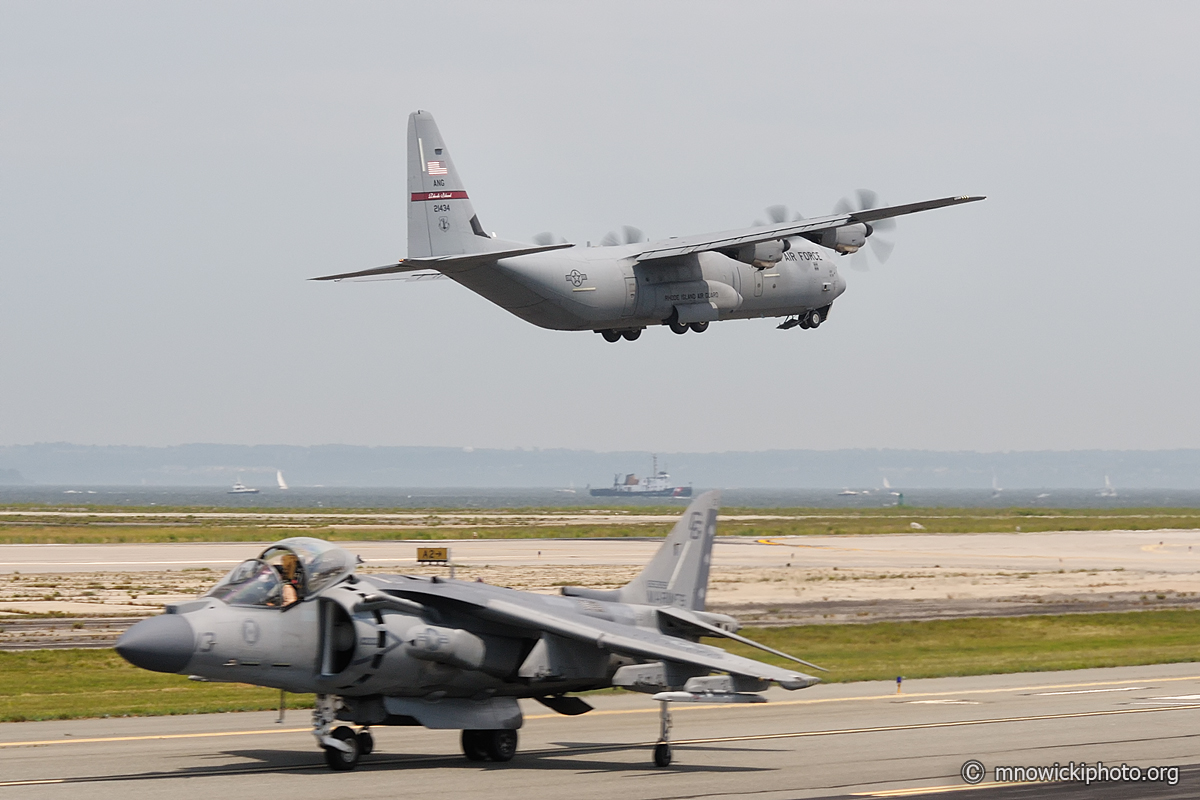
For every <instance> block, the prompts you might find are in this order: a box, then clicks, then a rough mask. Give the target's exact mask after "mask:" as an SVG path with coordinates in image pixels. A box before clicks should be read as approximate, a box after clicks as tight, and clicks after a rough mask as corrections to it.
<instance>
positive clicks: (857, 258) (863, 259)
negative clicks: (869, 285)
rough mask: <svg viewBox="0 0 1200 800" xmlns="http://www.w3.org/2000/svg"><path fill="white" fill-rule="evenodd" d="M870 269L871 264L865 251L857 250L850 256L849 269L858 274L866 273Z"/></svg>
mask: <svg viewBox="0 0 1200 800" xmlns="http://www.w3.org/2000/svg"><path fill="white" fill-rule="evenodd" d="M870 268H871V264H870V261H869V260H868V256H867V251H866V250H859V251H858V252H857V253H855V254H854V255H852V256H850V269H854V270H858V271H859V272H866V271H868V270H869V269H870Z"/></svg>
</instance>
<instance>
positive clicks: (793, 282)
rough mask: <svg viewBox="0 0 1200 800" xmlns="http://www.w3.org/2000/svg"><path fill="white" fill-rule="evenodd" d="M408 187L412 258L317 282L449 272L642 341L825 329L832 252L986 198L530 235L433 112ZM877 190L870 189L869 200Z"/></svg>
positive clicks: (547, 323)
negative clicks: (475, 182)
mask: <svg viewBox="0 0 1200 800" xmlns="http://www.w3.org/2000/svg"><path fill="white" fill-rule="evenodd" d="M408 192H409V196H408V257H407V258H405V259H402V260H401V261H400V262H399V263H396V264H389V265H388V266H384V267H376V268H374V269H366V270H360V271H358V272H346V273H342V274H339V275H325V276H322V277H320V278H314V279H313V280H319V281H328V280H345V279H354V278H376V279H378V278H379V277H380V276H385V275H392V274H396V273H410V275H409V278H410V279H419V278H426V277H427V278H437V277H446V278H450V279H451V280H453V281H455V282H457V283H460V284H462V285H463V286H465V287H467V288H468V289H470V290H471V291H473V292H475V293H477V294H479V295H482V296H483V297H485V298H487V299H488V300H490V301H492V302H493V303H495V304H496V305H498V306H500V307H502V308H504V309H507V310H508V311H511V312H512V313H513V314H516V315H517V316H518V317H520V318H521V319H523V320H525V321H526V322H532V323H533V324H534V325H538V326H540V327H542V328H551V329H554V330H564V331H583V330H590V331H595V332H596V333H599V334H602V335H603V336H604V338H605V339H606V340H608V341H610V342H615V341H618V340H619V339H621V338H622V337H624V338H625V339H629V340H633V339H636V338H638V337H639V336H641V333H642V331H643V330H644V329H645V328H647V327H649V326H651V325H667V326H669V327H670V328H671V330H672V331H674V332H675V333H687V332H688V331H689V330H691V331H695V332H697V333H700V332H703V331H704V330H706V329H707V328H708V325H709V323H710V322H715V321H718V320H727V319H751V318H758V317H786V318H787V319H785V320H784V322H783V323H782V324H780V325H779V327H780V328H782V329H785V330H786V329H788V328H794V327H800V328H816V327H817V326H819V325H820V324H821V323H822V322H824V321H825V319H826V318H827V317H828V316H829V310H830V307H831V306H832V305H833V301H834V300H835V299H836V298H837V297H839V296H840V295H841V294H842V292H844V291H845V290H846V281H845V279H844V278H843V277H842V276H841V275H839V274H838V271H837V267H836V266H835V264H834V259H833V257H832V255H833V254H834V253H839V254H842V255H846V254H850V253H855V252H857V251H858V250H859V249H860V248H861V247H863V246H864V245H865V244H866V243H867V240H868V238H869V237H870V236H871V235H872V234H873V233H874V227H873V226H872V223H875V224H876V225H879V226H880V227H882V226H883V225H884V224H887V223H886V222H884V221H888V222H890V221H891V219H892V218H893V217H898V216H901V215H904V214H912V213H915V212H917V211H927V210H929V209H934V208H942V207H944V206H952V205H957V204H959V203H969V202H972V201H974V200H982V199H984V198H982V197H947V198H942V199H940V200H927V201H925V202H921V203H910V204H907V205H900V206H891V207H888V208H862V209H859V210H853V209H851V208H850V206H849V205H848V204H846V205H845V206H843V207H841V208H839V209H838V210H837V211H835V213H834V214H833V215H831V216H825V217H817V218H814V219H807V220H806V219H800V218H796V219H794V220H792V221H780V222H778V223H777V224H772V225H755V226H754V227H750V228H742V229H740V230H731V231H723V232H720V233H708V234H700V235H697V236H684V237H681V238H670V239H662V240H659V241H653V242H627V243H625V244H610V245H608V246H601V247H576V246H575V245H573V244H569V243H567V242H565V241H564V242H559V243H557V244H552V243H548V242H545V243H542V244H538V245H530V244H522V243H520V242H510V241H504V240H501V239H496V238H493V237H492V236H489V235H488V233H487V232H486V231H485V230H484V228H483V225H482V224H480V222H479V217H478V216H476V214H475V211H474V209H473V208H472V206H471V200H470V198H469V197H468V196H467V191H466V189H465V188H464V185H463V182H462V180H461V178H459V175H458V170H457V169H455V167H454V161H453V160H452V159H451V158H450V151H449V149H448V148H447V147H446V143H445V142H444V141H443V140H442V136H441V134H440V133H439V132H438V128H437V124H436V123H435V122H434V121H433V116H432V115H431V114H430V113H429V112H427V111H415V112H413V113H412V114H410V115H409V118H408ZM871 197H872V194H871V193H869V192H860V198H861V199H862V204H863V205H866V204H868V203H867V200H868V199H869V198H871ZM628 232H634V233H636V238H641V234H640V232H637V231H636V230H635V229H628ZM551 238H552V237H551ZM629 238H635V237H629ZM606 244H607V243H606Z"/></svg>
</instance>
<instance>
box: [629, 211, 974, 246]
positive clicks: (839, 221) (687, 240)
mask: <svg viewBox="0 0 1200 800" xmlns="http://www.w3.org/2000/svg"><path fill="white" fill-rule="evenodd" d="M983 199H984V198H983V197H965V196H964V197H943V198H942V199H940V200H925V201H924V202H921V203H907V204H905V205H901V206H888V207H886V208H868V209H864V210H862V211H854V212H851V213H849V214H834V215H832V216H828V217H815V218H813V219H802V220H796V221H794V222H784V223H780V224H778V225H760V226H758V227H756V228H741V229H739V230H735V231H723V232H721V233H709V234H700V235H697V236H684V237H680V238H678V239H666V240H663V241H659V242H654V243H652V244H651V245H650V246H649V247H648V248H646V249H645V250H643V251H642V252H641V254H640V255H638V256H637V260H638V262H646V261H655V260H658V259H663V258H676V257H678V256H685V255H688V254H690V253H700V252H704V251H707V250H724V249H726V248H731V247H741V246H742V245H747V244H756V243H758V242H769V241H772V240H774V239H786V238H789V237H791V236H801V235H803V234H806V233H819V232H820V231H825V230H829V229H831V228H840V227H842V226H843V225H853V224H855V223H858V222H874V221H875V220H879V219H888V218H890V217H899V216H903V215H905V214H915V213H917V212H918V211H929V210H931V209H934V208H945V207H946V206H956V205H958V204H960V203H973V202H975V201H977V200H983Z"/></svg>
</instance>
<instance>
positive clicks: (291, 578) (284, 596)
mask: <svg viewBox="0 0 1200 800" xmlns="http://www.w3.org/2000/svg"><path fill="white" fill-rule="evenodd" d="M357 561H358V559H357V558H356V557H355V556H354V555H353V554H352V553H350V552H348V551H346V550H343V549H342V548H340V547H338V546H337V545H334V544H330V543H329V542H324V541H321V540H320V539H312V538H309V537H307V536H297V537H293V538H291V539H284V540H283V541H280V542H276V543H275V544H273V545H271V546H270V547H268V548H267V549H266V550H264V551H263V552H262V554H261V555H260V556H259V557H258V558H252V559H250V560H249V561H243V562H242V563H241V564H238V565H237V566H236V567H234V568H233V569H232V570H230V571H229V574H228V575H226V576H225V577H224V578H223V579H222V580H221V582H220V583H218V584H217V585H216V586H214V587H213V588H212V589H210V590H209V591H208V592H206V593H205V597H215V598H217V599H218V600H223V601H225V602H226V603H228V604H229V605H234V606H274V607H286V606H290V605H292V604H293V603H298V602H299V601H301V600H303V599H304V598H306V597H310V596H312V595H314V594H317V593H318V592H320V591H321V590H322V589H325V588H327V587H329V586H332V585H333V584H335V583H337V582H338V581H340V580H342V579H343V578H345V577H346V576H347V575H349V574H350V573H351V572H353V571H354V567H355V564H356V563H357Z"/></svg>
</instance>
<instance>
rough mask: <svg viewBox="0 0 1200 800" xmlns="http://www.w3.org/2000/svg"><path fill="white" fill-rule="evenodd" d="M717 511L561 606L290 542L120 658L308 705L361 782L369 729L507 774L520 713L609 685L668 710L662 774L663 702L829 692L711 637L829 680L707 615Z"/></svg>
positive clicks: (332, 750) (573, 709)
mask: <svg viewBox="0 0 1200 800" xmlns="http://www.w3.org/2000/svg"><path fill="white" fill-rule="evenodd" d="M717 502H718V493H717V492H707V493H705V494H702V495H700V496H699V497H698V498H696V499H695V500H694V501H693V502H692V504H691V505H689V506H688V508H687V510H686V511H685V512H684V514H683V517H682V518H681V519H680V520H679V522H678V523H676V525H675V527H674V528H673V529H672V530H671V532H670V533H669V534H668V535H667V538H666V540H665V541H664V542H663V544H662V546H661V547H660V548H659V550H658V551H657V553H655V555H654V557H653V558H652V559H651V560H650V563H649V564H648V565H647V566H646V567H645V569H643V570H642V572H641V573H640V574H639V575H638V576H637V577H636V578H634V579H633V580H632V581H631V582H630V583H629V584H627V585H626V586H625V587H623V588H621V589H615V590H611V591H599V590H595V589H585V588H579V587H570V586H567V587H563V589H562V590H561V591H562V595H561V596H548V595H539V594H532V593H529V592H522V591H517V590H515V589H504V588H500V587H496V586H490V585H488V584H485V583H479V582H467V581H459V580H453V579H450V580H447V579H443V578H438V577H416V576H411V575H391V576H384V575H359V574H357V573H356V571H355V567H356V565H357V564H358V563H360V560H359V559H358V558H356V557H355V556H354V555H352V554H351V553H349V552H347V551H346V550H343V549H342V548H340V547H337V546H335V545H333V544H330V543H329V542H325V541H322V540H320V539H310V538H305V537H300V538H292V539H284V540H283V541H280V542H277V543H276V544H273V545H271V546H270V547H268V548H267V549H266V550H265V551H263V552H262V554H261V555H259V556H258V557H257V558H252V559H250V560H249V561H246V562H244V563H242V564H240V565H238V566H237V567H235V568H234V569H233V570H232V571H231V572H230V573H229V574H228V575H226V576H225V578H224V579H223V580H221V582H220V583H218V584H217V585H216V586H215V587H214V588H213V589H211V590H210V591H208V592H207V593H206V594H205V595H204V596H202V597H201V598H199V599H198V600H193V601H188V602H182V603H174V604H171V605H168V606H167V607H166V613H164V614H161V615H159V616H157V617H151V618H150V619H146V620H142V621H141V622H139V623H137V624H136V625H134V626H133V627H132V628H130V629H129V630H128V631H126V632H125V634H124V635H122V636H121V638H120V640H119V641H118V642H117V645H116V649H117V652H118V653H120V654H121V655H122V656H123V657H124V658H125V659H126V660H128V661H129V662H130V663H132V664H135V665H136V666H139V667H142V668H144V669H149V670H155V671H158V672H173V673H179V674H181V675H189V676H191V677H192V678H193V679H194V680H204V681H237V682H239V683H251V684H256V685H259V686H269V687H273V688H278V689H281V690H286V691H289V692H313V693H315V694H316V696H317V697H316V707H315V710H314V711H313V735H314V736H315V737H316V739H317V743H318V744H319V745H320V747H322V748H323V749H324V751H325V759H326V762H327V763H328V764H329V766H330V767H331V768H333V769H335V770H348V769H353V768H354V767H355V765H356V764H357V763H358V761H359V759H360V757H361V756H363V755H366V754H369V753H370V752H371V751H372V749H373V747H374V740H373V738H372V736H371V733H370V728H371V727H372V726H375V725H424V726H425V727H427V728H451V729H460V730H462V749H463V753H464V754H465V755H466V757H467V758H469V759H471V760H473V761H483V760H487V759H490V760H492V761H508V760H509V759H511V758H512V757H513V755H514V753H515V752H516V748H517V729H518V728H520V727H521V723H522V716H521V709H520V706H519V705H518V703H517V698H521V697H524V698H533V699H535V700H537V701H538V702H540V703H542V704H543V705H545V706H547V707H549V708H551V709H553V710H554V711H556V712H558V713H559V714H567V715H575V714H583V713H586V712H588V711H590V710H591V708H592V707H591V706H590V705H589V704H588V703H587V702H586V701H585V700H583V699H582V698H579V697H573V696H569V695H568V693H569V692H580V691H586V690H589V689H599V688H605V687H610V686H621V687H624V688H626V689H631V690H633V691H638V692H647V693H651V694H653V699H655V700H657V701H659V702H660V703H661V707H660V711H661V714H660V722H661V730H660V735H659V739H658V743H657V744H656V745H655V748H654V762H655V763H656V764H657V765H659V766H666V765H667V764H669V763H670V762H671V747H670V743H669V739H668V733H669V731H670V711H669V703H671V702H700V703H761V702H764V698H763V697H762V696H761V695H759V694H755V692H758V691H761V690H763V689H766V688H767V687H768V686H769V685H770V683H772V682H774V683H777V684H779V685H780V686H782V687H784V688H785V689H803V688H805V687H807V686H811V685H813V684H815V683H817V682H818V681H817V679H816V678H814V677H812V676H810V675H806V674H805V673H803V672H797V671H795V670H792V669H785V668H783V667H777V666H772V665H770V664H764V663H762V662H759V661H755V660H753V659H749V658H744V657H741V656H736V655H732V654H730V653H727V652H725V651H724V650H722V649H720V648H718V647H713V646H711V645H707V644H703V643H701V642H700V641H699V639H700V637H701V636H713V637H724V638H727V639H732V640H734V641H738V642H742V643H744V644H749V645H753V646H754V647H758V648H760V649H762V650H765V651H767V652H770V653H773V654H775V655H777V656H782V657H784V658H787V659H790V660H792V661H795V662H797V663H800V664H804V665H806V666H810V667H814V668H816V669H821V667H817V666H816V665H814V664H809V663H808V662H806V661H802V660H800V659H798V658H795V657H793V656H789V655H787V654H785V653H781V652H779V651H778V650H773V649H771V648H770V647H767V646H765V645H762V644H758V643H756V642H752V641H751V640H749V639H746V638H745V637H743V636H740V635H739V634H738V633H737V632H736V631H737V629H738V623H737V621H736V620H734V619H733V618H732V617H729V616H726V615H724V614H715V613H712V612H707V611H705V610H704V600H705V595H706V594H707V590H708V570H709V564H710V562H711V554H712V546H713V537H714V535H715V533H716V520H717ZM711 673H722V674H716V675H714V674H711ZM339 721H340V722H342V723H348V724H339ZM351 726H357V730H356V729H355V728H354V727H351Z"/></svg>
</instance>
